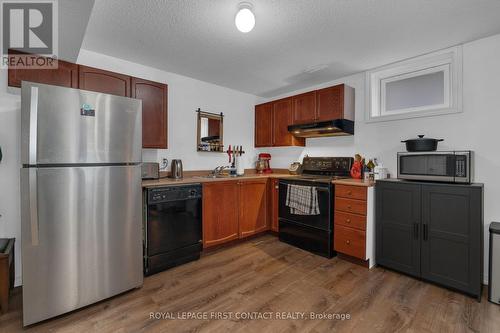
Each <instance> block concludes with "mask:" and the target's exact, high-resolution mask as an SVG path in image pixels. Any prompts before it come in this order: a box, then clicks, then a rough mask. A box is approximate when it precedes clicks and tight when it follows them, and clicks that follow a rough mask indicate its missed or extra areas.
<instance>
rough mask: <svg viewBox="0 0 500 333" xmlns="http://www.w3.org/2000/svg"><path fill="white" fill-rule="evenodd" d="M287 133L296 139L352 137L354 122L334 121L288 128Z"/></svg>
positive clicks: (346, 120) (345, 120)
mask: <svg viewBox="0 0 500 333" xmlns="http://www.w3.org/2000/svg"><path fill="white" fill-rule="evenodd" d="M288 132H290V133H292V134H293V135H294V136H296V137H298V138H319V137H325V136H347V135H354V121H352V120H348V119H335V120H329V121H321V122H317V123H308V124H300V125H291V126H288Z"/></svg>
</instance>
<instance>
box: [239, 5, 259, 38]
mask: <svg viewBox="0 0 500 333" xmlns="http://www.w3.org/2000/svg"><path fill="white" fill-rule="evenodd" d="M234 24H236V28H238V30H239V31H241V32H243V33H247V32H250V31H252V29H253V27H255V15H254V14H253V12H252V4H251V3H248V2H241V3H240V4H239V6H238V13H236V16H235V18H234Z"/></svg>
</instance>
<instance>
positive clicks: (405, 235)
mask: <svg viewBox="0 0 500 333" xmlns="http://www.w3.org/2000/svg"><path fill="white" fill-rule="evenodd" d="M375 200H376V254H377V255H376V258H377V263H378V264H380V265H383V266H386V267H388V268H392V269H396V270H398V271H401V272H404V273H408V274H411V275H414V276H420V235H421V230H420V218H421V199H420V185H415V184H408V183H400V182H384V181H381V182H377V185H376V191H375Z"/></svg>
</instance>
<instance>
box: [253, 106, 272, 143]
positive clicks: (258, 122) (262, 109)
mask: <svg viewBox="0 0 500 333" xmlns="http://www.w3.org/2000/svg"><path fill="white" fill-rule="evenodd" d="M272 145H273V103H265V104H260V105H256V106H255V147H270V146H272Z"/></svg>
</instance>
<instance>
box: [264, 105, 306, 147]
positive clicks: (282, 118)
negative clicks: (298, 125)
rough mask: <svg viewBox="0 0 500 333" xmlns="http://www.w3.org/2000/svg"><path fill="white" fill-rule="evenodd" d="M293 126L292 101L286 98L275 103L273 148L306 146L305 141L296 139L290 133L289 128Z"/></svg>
mask: <svg viewBox="0 0 500 333" xmlns="http://www.w3.org/2000/svg"><path fill="white" fill-rule="evenodd" d="M292 124H293V109H292V99H291V98H284V99H280V100H278V101H275V102H273V123H272V128H273V146H304V145H305V139H303V138H296V137H294V136H293V135H292V134H291V133H290V132H288V126H289V125H292Z"/></svg>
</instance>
